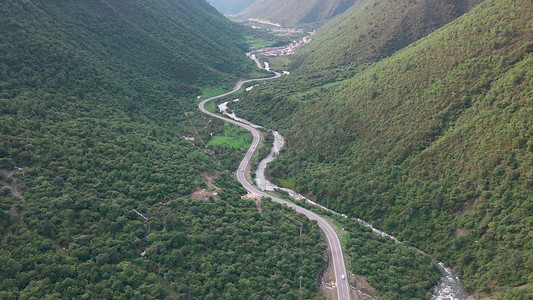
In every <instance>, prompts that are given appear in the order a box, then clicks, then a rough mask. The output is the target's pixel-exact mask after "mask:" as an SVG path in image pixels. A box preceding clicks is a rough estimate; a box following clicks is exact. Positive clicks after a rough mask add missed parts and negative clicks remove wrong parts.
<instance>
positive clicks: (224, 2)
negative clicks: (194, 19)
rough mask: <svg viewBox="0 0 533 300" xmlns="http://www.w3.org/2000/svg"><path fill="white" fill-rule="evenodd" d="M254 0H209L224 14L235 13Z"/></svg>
mask: <svg viewBox="0 0 533 300" xmlns="http://www.w3.org/2000/svg"><path fill="white" fill-rule="evenodd" d="M254 1H255V0H209V1H208V2H209V3H210V4H211V5H213V6H214V7H215V8H216V9H217V10H218V11H220V12H221V13H224V14H236V13H239V12H241V11H242V10H243V9H245V8H246V7H248V6H250V4H252V3H254Z"/></svg>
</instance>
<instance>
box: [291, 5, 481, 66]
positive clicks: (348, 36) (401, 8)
mask: <svg viewBox="0 0 533 300" xmlns="http://www.w3.org/2000/svg"><path fill="white" fill-rule="evenodd" d="M479 2H481V0H469V1H455V0H421V1H396V0H385V1H374V0H361V1H358V2H357V3H356V4H355V5H353V6H352V7H350V8H349V9H348V11H347V12H346V13H344V14H342V15H340V16H339V17H338V18H336V19H335V20H333V21H332V22H329V23H328V24H327V25H326V26H324V27H323V28H321V29H320V30H319V31H318V32H317V34H316V35H315V36H313V38H314V39H315V40H316V42H315V43H311V44H309V45H308V46H306V47H304V48H303V49H302V50H301V51H299V52H298V53H297V54H296V55H295V58H294V59H293V62H292V68H295V69H296V68H298V67H299V68H298V71H300V72H301V73H306V74H309V73H317V72H316V71H318V72H320V73H327V72H324V71H325V70H329V71H330V72H329V73H333V72H331V69H332V68H335V69H339V68H340V69H342V70H343V71H345V72H348V74H353V72H354V71H355V70H359V69H360V68H361V67H363V66H364V65H365V64H367V63H369V62H373V61H377V60H380V59H382V58H385V57H387V56H390V55H392V54H393V53H394V52H396V51H398V50H400V49H402V48H404V47H405V46H407V45H409V44H411V43H413V42H415V41H417V40H419V39H421V38H422V37H424V36H426V35H428V34H429V33H431V32H433V31H435V30H436V29H438V28H440V27H442V26H443V25H446V24H447V23H449V22H450V21H452V20H454V19H456V18H457V17H459V16H461V15H463V14H464V13H466V12H468V11H469V10H470V9H471V8H472V7H473V6H475V5H476V4H478V3H479ZM333 74H335V73H333ZM342 74H343V76H345V74H344V72H343V73H342Z"/></svg>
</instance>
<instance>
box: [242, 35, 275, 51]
mask: <svg viewBox="0 0 533 300" xmlns="http://www.w3.org/2000/svg"><path fill="white" fill-rule="evenodd" d="M244 37H245V38H246V43H247V44H248V45H250V47H254V48H263V47H268V46H272V44H274V43H275V42H274V41H269V40H266V39H262V38H260V37H257V36H253V35H244Z"/></svg>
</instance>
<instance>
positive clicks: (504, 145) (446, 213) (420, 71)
mask: <svg viewBox="0 0 533 300" xmlns="http://www.w3.org/2000/svg"><path fill="white" fill-rule="evenodd" d="M401 2H402V1H392V2H391V1H379V2H378V1H368V2H366V3H365V5H366V6H365V7H369V9H368V10H367V11H366V14H371V15H372V14H373V16H374V19H376V20H380V16H382V14H383V13H385V12H387V10H386V9H384V8H383V7H382V5H386V4H387V3H389V5H397V4H398V3H401ZM404 2H405V3H406V4H407V2H409V1H404ZM419 2H420V1H419ZM440 2H443V3H446V1H440ZM409 3H412V2H409ZM415 6H416V5H415ZM391 7H392V6H391ZM372 8H376V9H378V10H373V9H372ZM408 8H409V6H405V9H408ZM360 9H361V8H360ZM362 9H365V8H364V7H362ZM351 11H353V12H357V9H356V8H352V10H351ZM390 11H393V10H390ZM379 12H381V13H382V14H378V13H379ZM349 13H350V11H348V12H347V14H349ZM385 15H386V14H385ZM453 15H455V13H454V14H453ZM415 16H416V14H415ZM350 18H351V16H349V15H343V16H341V18H340V20H341V21H339V22H340V23H341V24H344V23H343V22H348V21H347V20H349V19H350ZM532 18H533V8H532V7H531V5H530V2H529V1H526V0H522V1H511V0H487V1H483V2H482V3H480V4H479V5H477V6H475V7H474V8H472V10H471V11H470V12H467V13H466V14H464V15H463V16H461V17H459V18H458V19H457V20H455V21H452V22H451V23H450V24H448V25H445V26H444V27H442V28H440V29H437V30H435V31H434V32H432V33H429V35H427V36H426V37H425V38H422V39H420V40H419V41H412V42H413V43H411V44H410V45H408V46H407V47H403V46H401V45H400V46H399V48H392V50H393V51H392V52H387V51H385V52H376V53H377V54H376V55H373V54H372V53H370V52H367V53H368V54H372V55H368V56H367V58H365V59H364V60H363V61H358V60H359V59H360V56H357V57H353V58H350V57H345V56H344V55H345V54H346V53H351V50H349V49H358V47H359V46H361V47H365V45H367V44H371V43H367V42H366V40H365V38H363V37H362V36H361V39H359V40H357V39H356V40H355V41H353V43H352V40H350V39H351V38H353V37H352V36H351V35H350V34H349V31H348V30H353V29H355V30H358V28H359V27H358V28H355V27H352V28H351V29H350V28H348V27H346V28H345V29H346V31H345V32H343V31H337V32H324V33H322V34H320V35H318V36H317V38H316V40H315V41H314V42H313V43H312V44H311V45H310V46H309V47H307V48H303V49H302V51H301V52H300V53H301V56H302V57H303V56H304V53H308V52H309V51H310V52H312V53H311V54H310V55H314V56H315V58H316V63H314V61H313V60H305V62H306V63H305V64H304V65H302V66H301V67H300V66H299V65H295V66H294V67H295V69H294V70H292V72H291V75H290V76H288V77H286V78H285V79H282V80H280V81H277V82H272V83H267V84H265V85H263V86H261V87H259V88H256V89H254V90H253V91H251V93H250V95H249V96H243V97H241V100H242V101H240V102H238V103H237V104H236V106H237V107H236V110H237V111H238V114H239V115H241V116H243V117H246V118H248V119H249V120H251V121H253V122H254V123H257V124H263V125H265V126H267V127H273V128H278V129H280V130H281V132H282V134H284V135H285V137H286V140H287V146H286V150H285V151H284V152H283V153H282V155H281V156H280V158H279V159H278V160H277V161H276V162H274V164H273V166H272V167H271V168H270V169H269V170H268V172H269V173H270V175H269V176H270V178H273V179H275V178H282V179H288V178H290V179H291V180H293V182H294V185H295V188H296V190H297V191H299V192H301V193H304V194H307V195H308V196H310V197H312V198H314V199H316V200H317V201H318V202H320V203H322V204H324V205H326V206H327V207H329V208H331V209H334V210H337V211H339V212H341V213H346V214H348V215H350V216H356V217H361V218H363V219H366V220H368V221H371V222H372V223H373V224H374V225H375V226H377V227H379V228H382V229H383V230H385V231H387V232H389V233H393V234H395V235H397V236H398V237H399V238H400V239H402V240H404V241H407V242H408V243H411V244H413V245H416V246H417V247H419V248H421V249H423V250H424V251H427V252H429V253H431V254H432V255H434V256H435V257H437V258H438V259H439V260H441V261H444V262H445V263H446V264H448V265H450V266H452V267H453V268H454V270H455V271H457V273H458V274H459V275H460V277H461V278H462V279H463V281H464V284H465V285H466V287H467V289H468V290H469V291H470V292H472V293H474V292H475V293H481V294H482V295H494V296H499V297H501V298H506V299H514V298H516V299H519V297H523V299H525V298H527V297H528V296H531V293H532V289H533V287H531V284H530V283H531V282H532V281H533V278H532V277H531V274H533V267H532V266H533V265H532V262H533V256H532V253H533V252H532V251H531V249H533V238H532V236H531V228H532V226H533V216H532V214H531V212H532V211H533V206H532V205H533V193H532V187H533V185H532V183H533V173H532V170H533V164H532V162H533V138H532V135H531V128H532V125H533V124H531V122H532V118H531V115H532V112H533V102H532V99H533V94H532V89H531V86H532V84H533V74H532V69H531V65H533V56H532V55H533V54H532V49H533V46H532V42H533V40H532V36H531V29H532V28H531V20H532ZM415 19H416V18H415ZM387 20H388V21H389V22H392V21H391V20H389V19H387ZM373 22H375V23H374V24H376V25H373V24H366V25H365V26H368V25H372V27H376V26H377V28H380V25H379V24H380V23H378V22H377V21H373ZM412 22H414V21H412ZM392 23H394V22H392ZM361 26H362V25H361ZM432 26H434V25H432ZM436 27H438V26H434V28H436ZM398 28H403V27H398ZM427 28H429V27H427ZM376 30H377V29H376ZM387 30H392V29H387ZM405 30H407V29H405ZM374 31H375V30H374ZM380 31H383V32H385V31H386V30H385V29H383V30H380ZM377 32H378V31H376V39H378V40H380V39H381V38H380V36H379V35H377ZM423 32H425V30H423V31H421V33H423ZM332 34H336V35H340V36H342V37H344V36H349V37H350V38H348V42H346V43H344V42H342V40H337V42H336V44H335V46H334V47H329V46H331V45H332V43H331V42H328V41H335V40H334V39H331V37H332ZM362 34H365V36H366V35H367V32H366V31H363V32H362ZM372 36H373V35H372ZM322 41H324V44H322ZM359 41H360V42H361V43H362V44H359ZM313 44H314V45H313ZM328 45H329V46H328ZM378 45H379V43H378ZM402 47H403V48H402ZM343 49H344V50H343ZM387 49H389V48H386V50H387ZM321 53H322V54H324V53H327V55H325V54H324V55H321ZM297 57H298V56H297ZM306 59H307V58H306ZM344 60H347V61H349V62H353V66H355V67H353V68H352V69H349V70H346V69H343V65H345V63H344V62H343V61H344ZM296 62H298V60H296ZM362 65H363V67H361V66H362ZM336 66H338V68H337V67H336ZM324 70H326V71H324ZM337 75H338V76H337ZM310 79H311V80H310ZM354 251H356V249H355V248H348V253H347V254H348V256H350V255H355V254H356V253H357V252H354ZM384 294H385V292H384V291H383V292H382V294H381V295H382V296H384Z"/></svg>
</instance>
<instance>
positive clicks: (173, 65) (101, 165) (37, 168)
mask: <svg viewBox="0 0 533 300" xmlns="http://www.w3.org/2000/svg"><path fill="white" fill-rule="evenodd" d="M0 28H1V32H2V34H1V35H0V57H1V58H2V59H0V133H1V134H0V299H111V298H116V299H169V298H172V299H185V298H187V299H192V298H204V299H224V298H226V299H227V298H231V297H237V298H248V299H252V298H257V297H259V296H258V295H266V294H268V295H271V296H272V297H273V298H290V297H295V296H294V295H295V294H297V293H298V292H299V291H301V292H302V293H303V296H304V297H306V298H309V299H313V298H315V297H317V294H318V290H317V286H316V284H315V282H316V278H317V274H318V270H319V269H320V268H322V267H323V265H324V260H323V258H322V255H323V251H324V247H322V246H317V244H319V243H320V242H321V237H320V235H319V231H318V228H317V227H316V226H313V224H312V222H310V221H308V220H307V219H305V218H304V217H300V216H295V215H294V214H293V213H292V212H291V211H290V210H289V209H283V208H280V207H278V206H277V205H274V204H271V203H270V202H267V201H264V202H262V203H260V204H256V203H255V201H253V200H244V199H241V198H240V194H242V193H243V192H245V191H243V189H242V188H240V185H239V184H238V183H237V182H236V181H235V180H234V179H233V176H232V175H231V173H230V172H228V171H226V170H224V169H223V168H222V167H221V166H220V165H219V164H217V163H216V161H215V159H214V158H213V156H212V155H211V153H209V152H207V151H204V145H205V143H206V142H207V140H208V137H209V135H210V134H211V133H213V134H215V135H216V134H218V133H220V131H221V130H222V126H221V123H220V122H216V121H209V120H208V119H207V118H206V117H203V116H201V115H200V113H198V112H197V107H196V103H195V98H196V95H198V94H199V93H200V91H205V90H206V89H204V88H205V87H210V88H211V89H210V90H212V89H213V88H215V87H222V88H230V87H231V86H233V84H234V83H235V81H236V80H237V79H238V78H240V77H241V76H242V77H247V76H248V74H246V73H247V72H250V71H251V70H253V69H254V64H253V62H251V61H250V60H248V59H247V58H246V56H245V55H244V49H245V48H246V46H245V44H244V38H243V37H242V36H241V34H240V29H239V27H238V25H236V24H233V23H231V22H230V21H228V20H226V19H225V18H224V17H223V16H222V15H220V14H219V13H218V12H216V11H215V10H214V9H213V8H212V7H211V6H209V5H208V4H207V2H205V1H198V0H163V1H155V0H153V1H152V0H150V1H109V0H108V1H103V0H102V1H100V0H87V1H73V0H68V1H39V0H27V1H2V5H1V6H0ZM182 136H189V137H190V136H194V137H195V141H190V140H185V139H184V138H183V137H182ZM233 152H235V151H233ZM202 189H206V191H203V190H202ZM195 191H196V194H191V193H193V192H195ZM215 191H216V194H215V193H214V192H215ZM195 195H196V196H195ZM300 224H303V234H302V236H301V239H298V238H295V236H297V234H298V233H299V232H300V230H301V228H302V227H301V225H300ZM141 254H144V258H141ZM302 265H305V267H302ZM300 276H302V277H303V279H302V284H303V287H302V289H301V290H300V279H299V278H300Z"/></svg>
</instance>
